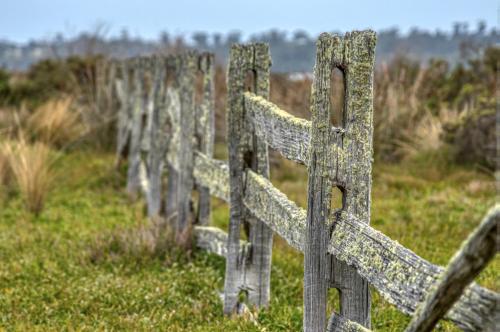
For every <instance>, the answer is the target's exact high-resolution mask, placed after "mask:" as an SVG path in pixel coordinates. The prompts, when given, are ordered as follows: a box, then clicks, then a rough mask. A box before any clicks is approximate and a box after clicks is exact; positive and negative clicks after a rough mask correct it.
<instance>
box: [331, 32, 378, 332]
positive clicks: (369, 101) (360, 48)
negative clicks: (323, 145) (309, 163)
mask: <svg viewBox="0 0 500 332" xmlns="http://www.w3.org/2000/svg"><path fill="white" fill-rule="evenodd" d="M375 44H376V35H375V33H374V32H373V31H370V30H367V31H353V32H351V33H347V34H346V35H345V36H344V38H343V39H342V46H341V47H340V48H339V52H337V54H336V55H334V60H333V61H334V65H335V66H336V67H338V68H340V69H341V70H342V71H343V73H344V78H345V91H346V95H345V101H344V105H345V106H344V111H343V126H342V127H343V128H344V129H345V134H344V136H343V139H342V147H343V152H344V153H343V156H341V157H342V163H341V164H344V165H347V167H341V168H338V170H337V178H339V179H345V181H342V182H343V183H342V182H340V181H339V182H340V183H339V182H337V181H335V182H336V184H337V185H339V184H340V187H341V190H342V191H343V202H344V203H343V207H342V209H343V210H344V211H346V212H347V213H349V214H350V215H353V216H356V217H357V218H358V220H361V221H363V222H365V223H370V206H371V186H372V179H371V170H372V160H373V66H374V62H375ZM338 157H339V156H337V158H338ZM332 160H334V159H333V158H332ZM333 168H335V166H333ZM332 268H333V270H332V273H331V278H332V281H331V282H332V283H331V285H332V286H334V287H335V288H337V289H339V291H340V314H341V315H342V316H344V317H346V318H347V319H349V320H352V321H354V322H358V323H360V324H361V325H363V326H365V327H368V328H369V327H370V305H371V300H370V292H369V288H368V286H369V285H368V282H366V280H364V279H363V278H361V276H360V275H359V274H358V273H357V272H356V270H355V269H354V268H352V267H350V266H348V265H347V264H345V263H343V262H342V261H338V260H336V258H335V257H333V258H332Z"/></svg>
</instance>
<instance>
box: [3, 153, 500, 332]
mask: <svg viewBox="0 0 500 332" xmlns="http://www.w3.org/2000/svg"><path fill="white" fill-rule="evenodd" d="M439 159H440V157H434V158H433V157H432V156H423V157H421V158H420V159H416V160H412V162H408V163H402V164H398V165H384V164H380V163H376V164H375V169H374V183H373V193H372V197H373V206H372V225H373V227H375V228H376V229H378V230H380V231H382V232H384V233H385V234H387V235H388V236H390V237H391V238H393V239H395V240H398V241H399V242H400V243H402V244H403V245H405V246H406V247H408V248H410V249H412V250H414V251H415V252H416V253H418V254H419V255H420V256H422V257H424V258H426V259H428V260H430V261H432V262H434V263H437V264H441V265H445V264H446V263H447V262H448V260H449V259H450V257H451V255H452V254H453V253H454V252H455V251H456V250H457V249H458V247H459V245H460V243H461V242H462V241H463V240H464V239H465V238H466V236H467V234H468V233H469V232H470V231H471V230H472V229H473V228H474V227H475V226H476V225H477V224H478V223H479V221H480V219H481V217H482V215H483V214H484V213H485V212H486V211H487V209H488V207H489V206H491V205H492V204H493V202H494V201H495V188H494V181H493V178H492V177H491V176H490V175H487V174H485V173H482V172H481V171H478V170H474V169H468V168H463V167H458V166H457V167H456V166H441V165H444V163H442V162H440V160H439ZM112 165H113V156H112V155H111V154H106V153H96V152H95V151H88V152H85V151H77V152H71V153H69V154H67V155H66V156H64V157H63V158H62V159H61V160H60V161H59V164H58V169H59V174H58V176H59V182H58V185H57V186H56V187H55V188H54V190H53V192H52V193H51V195H50V197H49V200H48V202H47V204H46V208H45V210H44V211H43V212H42V214H41V215H40V216H39V217H38V218H35V217H33V216H31V215H30V214H28V213H27V212H25V209H24V208H23V206H22V204H23V203H22V201H21V199H20V198H19V197H18V195H17V194H16V193H15V192H13V193H8V194H7V197H6V199H5V200H4V201H5V202H4V203H3V205H0V262H1V265H0V329H4V330H6V331H64V330H67V331H94V330H106V331H115V330H133V331H146V330H148V331H150V330H162V331H297V330H300V329H301V324H302V273H303V270H302V259H303V257H302V256H301V254H299V253H297V252H296V251H294V250H293V249H290V248H289V247H287V245H286V244H285V243H284V242H283V241H281V240H280V239H278V238H275V244H274V255H273V268H272V290H271V294H272V296H271V298H272V301H271V304H270V308H269V309H268V310H262V311H260V312H259V313H254V314H249V315H247V316H245V317H239V318H234V319H229V318H226V317H223V315H222V305H221V301H220V299H219V292H220V291H221V289H222V286H223V280H224V260H223V259H221V258H219V257H215V256H212V255H209V254H206V253H203V252H197V251H195V252H193V253H192V254H191V255H190V256H188V255H186V254H181V253H179V252H178V251H176V250H175V249H170V250H166V251H165V252H160V253H152V252H151V251H150V250H148V248H147V245H144V244H142V243H140V242H134V241H129V240H130V238H131V237H130V234H134V230H137V229H138V227H139V226H140V225H144V224H145V223H146V222H147V221H146V219H145V218H144V207H143V205H142V204H141V203H140V202H138V203H134V204H131V203H130V202H129V201H128V200H127V197H126V195H125V193H124V190H123V188H124V187H125V182H124V172H123V170H122V172H116V171H115V170H114V169H113V167H112ZM272 180H273V183H275V184H276V186H277V187H279V188H280V189H281V190H282V191H284V192H285V193H287V194H288V195H289V196H290V198H291V199H293V200H295V201H296V202H297V203H298V204H299V205H302V206H305V203H306V202H305V200H306V188H307V180H306V170H305V168H296V167H295V166H294V165H291V164H290V163H288V162H283V161H281V162H279V163H277V164H276V163H275V164H274V165H273V169H272ZM213 206H214V212H213V219H214V220H213V222H214V223H215V224H216V225H218V226H221V227H225V225H227V222H228V209H227V206H226V205H225V204H224V203H222V202H220V201H216V200H214V203H213ZM127 230H129V231H128V233H127ZM130 232H132V233H130ZM122 234H129V237H127V236H125V235H123V236H122ZM127 241H128V242H127ZM499 274H500V259H499V258H496V259H495V260H494V261H493V262H492V263H491V264H490V266H489V267H488V268H487V269H486V270H485V271H483V272H482V274H481V275H480V277H479V278H478V280H477V281H478V282H479V283H480V284H481V285H484V286H486V287H488V288H491V289H494V290H497V291H498V290H499V289H500V284H499ZM331 298H332V299H331V301H330V304H331V306H332V309H333V308H334V307H335V304H334V303H335V299H336V294H335V292H334V291H332V293H331ZM373 298H374V301H373V306H372V321H373V328H374V329H375V330H378V331H402V330H403V329H404V326H405V324H406V323H407V322H408V318H407V317H405V316H404V315H402V314H400V313H398V312H397V310H396V309H394V308H393V307H392V306H391V305H390V304H388V303H386V302H385V301H384V300H382V299H381V298H380V297H379V296H378V294H377V293H376V292H375V291H374V292H373ZM439 330H440V331H454V330H456V329H455V328H454V327H453V326H452V325H451V324H449V323H442V324H441V325H440V327H439Z"/></svg>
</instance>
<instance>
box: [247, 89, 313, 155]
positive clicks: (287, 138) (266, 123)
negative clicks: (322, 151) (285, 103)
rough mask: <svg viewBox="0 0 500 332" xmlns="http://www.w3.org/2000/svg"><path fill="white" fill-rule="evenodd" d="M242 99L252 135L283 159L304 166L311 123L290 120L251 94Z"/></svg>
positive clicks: (301, 120) (280, 111) (281, 112)
mask: <svg viewBox="0 0 500 332" xmlns="http://www.w3.org/2000/svg"><path fill="white" fill-rule="evenodd" d="M244 98H245V109H246V110H247V117H248V118H249V121H252V122H253V124H254V128H255V133H256V134H257V135H258V136H259V137H260V138H262V139H263V140H264V141H265V142H266V143H267V144H268V145H269V146H270V147H271V148H273V149H275V150H277V151H278V152H280V153H281V155H282V156H283V157H285V158H287V159H290V160H293V161H295V162H298V163H301V164H304V165H307V164H308V161H309V160H308V158H309V140H310V130H311V122H310V121H307V120H305V119H300V118H297V117H294V116H292V115H290V114H288V113H287V112H285V111H283V110H281V109H279V108H278V106H276V105H275V104H273V103H271V102H269V101H267V100H266V99H264V98H262V97H260V96H257V95H255V94H253V93H251V92H246V93H245V94H244Z"/></svg>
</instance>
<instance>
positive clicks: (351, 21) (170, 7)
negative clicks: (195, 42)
mask: <svg viewBox="0 0 500 332" xmlns="http://www.w3.org/2000/svg"><path fill="white" fill-rule="evenodd" d="M0 2H2V3H3V4H2V10H1V12H0V39H7V40H10V41H14V42H20V43H21V42H26V41H29V40H31V39H41V38H42V39H50V38H53V37H54V36H55V35H56V34H57V33H62V34H63V35H64V36H66V37H73V36H75V35H77V34H78V33H79V32H81V31H92V30H94V29H95V28H96V27H97V26H101V27H104V32H105V33H106V35H107V36H113V35H118V34H119V33H120V32H121V31H122V30H123V29H124V28H126V29H127V30H128V32H129V34H130V35H131V36H140V37H143V38H147V39H156V38H158V36H159V34H160V32H161V31H168V32H169V33H171V34H189V33H192V32H195V31H207V32H222V33H226V32H228V31H234V30H239V31H241V32H242V33H243V34H244V35H246V36H248V35H249V34H251V33H255V32H262V31H265V30H269V29H271V28H277V29H280V30H286V31H294V30H297V29H302V30H305V31H307V32H309V33H310V34H313V35H315V34H318V33H320V32H323V31H334V30H335V31H348V30H354V29H365V28H372V29H374V30H377V31H379V30H382V29H387V28H392V27H398V28H399V29H400V30H402V31H403V32H407V31H409V29H411V28H412V27H418V28H421V29H425V30H431V31H434V30H436V29H440V30H443V31H450V30H451V28H452V24H453V22H457V21H460V22H467V23H469V26H470V28H471V29H475V28H476V24H477V22H478V21H479V20H484V21H485V22H486V23H487V25H488V27H490V28H491V27H494V26H496V27H498V25H499V21H498V20H499V19H498V17H499V12H500V10H499V8H500V7H499V2H498V0H468V1H465V0H349V1H339V0H300V1H299V0H280V1H272V0H246V1H240V0H198V1H195V0H177V1H172V0H142V1H141V0H78V1H77V0H0Z"/></svg>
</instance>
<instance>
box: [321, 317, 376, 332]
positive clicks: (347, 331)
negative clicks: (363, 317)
mask: <svg viewBox="0 0 500 332" xmlns="http://www.w3.org/2000/svg"><path fill="white" fill-rule="evenodd" d="M326 330H327V331H328V332H370V330H369V329H367V328H365V327H364V326H363V325H360V324H358V323H356V322H353V321H351V320H348V319H346V318H344V317H342V316H341V315H339V314H337V313H335V312H334V313H333V314H332V315H331V316H330V320H329V321H328V327H327V328H326Z"/></svg>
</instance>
